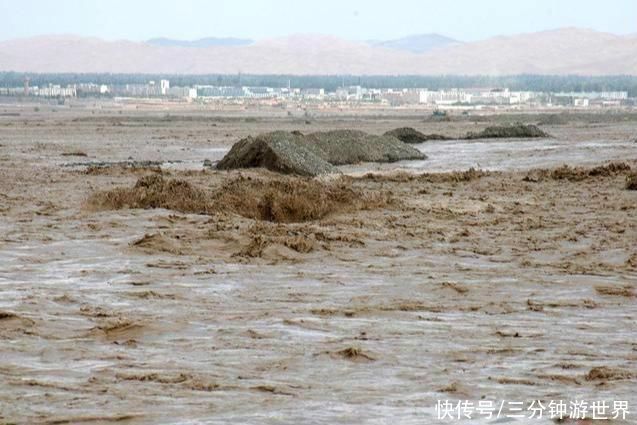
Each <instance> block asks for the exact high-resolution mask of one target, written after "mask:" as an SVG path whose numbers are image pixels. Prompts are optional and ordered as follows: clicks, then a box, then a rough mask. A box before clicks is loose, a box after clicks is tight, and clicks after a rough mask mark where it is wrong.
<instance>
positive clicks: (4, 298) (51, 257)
mask: <svg viewBox="0 0 637 425" xmlns="http://www.w3.org/2000/svg"><path fill="white" fill-rule="evenodd" d="M46 118H47V119H46V120H44V121H38V118H33V119H32V120H29V121H28V123H27V124H26V125H25V124H20V123H16V122H14V123H12V125H11V126H6V125H5V126H0V144H1V145H2V146H0V161H1V162H0V172H1V175H0V181H1V182H0V201H1V204H0V214H1V216H2V220H0V312H5V313H10V314H5V315H4V316H2V315H0V317H2V318H0V380H1V382H2V383H3V385H2V386H1V387H0V423H2V422H8V423H14V422H16V423H108V422H113V421H118V422H120V423H189V424H190V423H210V424H216V423H255V424H257V423H266V424H280V423H344V424H361V423H368V424H377V423H401V424H402V423H406V424H410V423H413V424H416V423H418V424H421V423H439V422H440V421H438V420H437V419H436V412H435V411H434V406H435V403H436V401H437V400H444V399H451V400H465V399H466V400H472V401H474V402H477V401H478V400H480V399H486V400H494V401H501V400H507V401H525V402H528V401H530V400H535V399H541V400H552V399H553V400H558V399H563V400H574V399H584V400H590V401H594V400H598V399H604V400H609V401H612V400H628V401H629V405H630V407H631V410H633V411H634V410H635V409H636V408H637V398H636V395H635V394H637V391H636V390H637V386H636V384H635V382H636V378H635V376H636V375H632V378H629V377H626V376H623V377H621V376H619V375H616V376H614V377H609V378H607V379H593V380H588V379H587V378H586V376H587V374H588V373H589V372H590V371H591V369H593V368H595V367H602V366H603V367H608V368H611V369H612V370H614V371H618V372H622V373H628V374H634V373H635V372H637V341H635V335H636V331H637V326H636V323H635V318H636V317H637V316H636V313H637V303H636V302H635V301H636V299H635V296H634V291H635V286H636V285H637V269H636V267H637V251H636V246H637V245H636V244H635V241H637V225H636V224H635V220H634V216H635V212H636V210H637V195H636V194H635V193H634V192H629V191H626V190H624V189H623V179H624V176H623V175H613V176H609V177H599V178H588V179H585V180H583V181H579V182H569V181H561V180H560V181H555V180H550V179H549V180H546V181H542V182H539V183H529V182H525V181H523V177H524V176H525V175H526V172H525V171H521V170H524V169H528V168H535V167H553V166H556V165H559V164H561V163H564V162H567V163H570V164H592V163H595V164H597V163H602V162H604V161H605V160H608V159H624V160H628V161H629V163H630V164H631V165H632V166H633V167H635V166H636V165H637V162H635V160H637V145H634V144H631V143H632V142H629V141H628V140H630V135H631V134H634V132H633V131H634V129H635V128H634V127H632V126H630V125H628V124H622V125H616V124H613V125H608V126H607V127H604V128H603V131H602V132H601V134H598V132H599V130H595V131H596V132H593V131H592V130H590V129H586V128H582V127H580V126H572V127H569V128H562V127H560V128H555V129H553V131H552V133H554V134H555V133H557V134H556V139H553V140H539V141H515V142H507V141H503V142H494V141H492V142H484V143H483V142H479V143H475V142H473V143H467V142H459V141H450V142H437V143H432V144H427V145H423V146H422V147H421V148H422V149H423V151H425V152H426V153H427V154H428V155H429V156H430V160H428V161H425V162H423V163H421V164H415V163H412V164H399V166H400V167H406V168H410V167H411V168H417V169H422V170H427V171H443V170H449V169H466V168H468V167H470V166H474V167H475V166H478V164H479V165H480V166H481V167H483V168H486V169H503V170H517V171H512V172H507V173H504V174H494V175H491V176H486V177H483V178H479V179H475V180H471V181H468V182H455V181H453V180H452V179H449V180H446V179H442V180H441V181H439V182H427V181H418V180H416V181H392V180H391V179H385V180H383V179H381V180H379V181H372V180H358V181H356V182H355V184H356V185H357V186H358V187H362V188H365V189H369V190H388V191H391V192H392V193H393V194H394V196H396V197H398V198H400V199H402V200H403V201H404V203H403V204H402V205H401V206H396V207H392V208H388V209H385V210H370V211H363V212H358V213H353V214H349V213H348V214H339V215H335V216H331V217H328V218H326V219H323V220H321V221H318V222H315V223H308V224H297V225H282V226H283V227H282V228H283V229H284V231H285V232H292V233H295V234H299V235H301V236H302V237H310V238H314V239H313V240H316V241H317V242H316V243H315V246H314V249H313V250H312V251H311V252H309V253H300V252H297V251H294V250H293V249H290V248H288V247H285V246H282V245H280V244H278V243H274V242H272V243H271V244H269V245H268V246H267V247H266V249H265V250H264V251H263V252H262V253H261V254H260V255H259V256H257V257H256V258H251V257H245V256H237V253H239V252H241V248H242V247H244V246H245V245H246V244H248V243H249V241H250V240H251V238H253V237H254V235H253V234H252V233H251V230H250V229H251V226H252V224H253V223H252V222H251V221H250V220H247V219H244V218H241V217H236V216H231V217H227V216H224V217H208V216H198V215H187V214H181V213H175V212H171V211H166V210H147V211H141V210H120V211H103V212H91V211H88V210H86V209H85V208H84V207H83V203H84V201H85V200H86V198H87V197H88V196H89V195H90V194H91V193H93V192H94V191H95V190H96V189H100V190H101V189H107V188H110V187H116V186H130V185H131V184H133V183H134V182H135V180H136V178H137V175H133V174H131V173H127V172H112V173H110V172H107V173H106V174H98V175H86V174H84V173H83V172H82V171H81V170H82V168H81V167H62V166H61V165H62V164H64V163H67V162H72V161H76V160H77V161H112V160H116V161H119V160H126V159H127V158H128V157H129V156H132V157H133V158H135V159H144V160H161V161H167V160H179V161H183V163H185V164H198V162H199V160H200V159H201V157H202V153H203V152H205V153H206V155H205V157H206V158H208V157H210V159H215V155H216V154H218V153H221V152H222V151H221V150H220V149H226V148H227V147H228V143H229V141H230V139H233V138H230V137H228V138H226V137H225V134H230V133H232V134H233V135H236V136H237V137H239V136H241V135H243V134H244V133H249V132H252V131H254V132H257V131H261V130H263V129H264V127H267V126H270V125H272V126H274V125H280V124H281V123H278V122H277V123H268V122H267V121H266V122H259V123H255V124H250V125H251V126H252V127H254V128H251V127H250V126H247V128H246V124H237V123H235V122H229V123H218V125H217V126H216V127H209V126H208V124H207V123H206V124H205V125H199V124H192V123H182V122H177V123H169V124H161V126H159V125H157V124H156V123H153V122H152V121H151V122H149V123H148V127H145V128H143V129H140V128H139V127H137V126H135V127H123V128H122V127H112V128H110V127H108V126H106V127H104V128H103V129H102V130H99V131H98V130H97V129H98V128H102V127H101V126H102V124H100V123H99V122H98V124H95V123H93V122H89V123H88V124H87V123H84V122H73V121H71V120H69V119H67V117H64V118H55V117H51V116H50V115H48V116H47V117H46ZM2 119H3V120H5V124H6V121H7V118H2ZM38 122H39V123H40V125H37V123H38ZM348 124H349V123H348ZM391 124H392V125H394V124H395V123H394V122H392V123H391ZM284 125H290V127H292V126H293V124H289V123H288V124H284ZM323 125H324V126H325V127H330V128H331V127H339V126H341V125H343V124H341V123H340V122H337V121H333V122H331V121H327V122H324V123H323ZM359 125H360V128H361V129H367V128H368V127H369V129H368V131H379V130H380V128H379V127H378V126H379V125H380V124H379V123H378V122H376V121H373V122H367V121H361V122H360V124H359ZM436 125H438V124H436ZM447 125H449V126H451V129H450V131H452V132H456V131H457V132H458V133H459V132H460V131H461V130H463V128H459V129H456V128H455V127H453V126H454V125H456V124H453V123H451V124H447ZM188 134H193V136H188ZM565 134H572V135H574V136H572V137H569V138H566V137H564V135H565ZM173 135H175V136H176V137H175V139H174V140H173V139H165V138H164V139H160V138H157V139H153V137H168V136H171V137H172V136H173ZM208 138H209V139H210V140H211V141H210V142H208V141H207V140H208ZM226 139H228V140H226ZM77 148H81V149H82V150H83V151H85V152H86V153H87V154H88V155H89V156H88V157H86V158H84V157H80V158H71V159H69V158H68V157H61V156H60V153H62V152H66V151H69V150H71V149H77ZM185 168H195V167H194V165H193V167H190V166H186V167H185ZM368 168H374V169H376V168H378V169H382V170H384V171H387V167H386V166H381V167H376V166H370V167H368ZM346 171H351V172H353V173H360V171H361V168H360V167H353V168H351V169H346ZM174 173H177V174H176V175H177V176H182V177H183V178H188V179H190V180H191V181H192V182H193V184H197V185H200V186H202V187H206V186H215V185H220V184H223V179H224V178H226V175H225V174H223V173H208V174H196V175H188V174H183V175H182V174H179V173H180V172H179V171H174ZM255 173H256V172H255ZM255 175H258V173H256V174H255ZM211 229H217V230H211ZM280 230H281V226H276V225H269V226H268V227H266V228H265V230H263V232H264V233H263V235H265V237H270V236H271V235H273V234H274V232H275V231H280ZM157 233H160V234H161V237H162V238H163V239H161V241H162V243H158V244H154V245H150V246H148V247H146V248H143V249H142V248H139V247H135V246H131V243H132V242H134V241H136V240H139V239H140V238H141V237H142V236H144V235H145V234H157ZM318 234H324V236H325V237H324V238H322V239H320V240H318V239H316V238H317V237H318V236H316V235H318ZM606 287H610V288H611V289H618V288H619V289H621V288H624V287H626V288H628V289H627V292H626V293H625V294H624V295H621V294H620V293H619V292H617V291H615V292H613V293H614V294H615V295H608V293H607V292H604V290H603V288H606ZM600 288H601V289H600ZM631 291H632V292H631ZM631 294H633V295H631ZM348 349H350V350H349V351H347V350H348ZM630 419H632V420H634V416H632V417H631V418H630ZM466 422H467V423H495V421H482V422H481V421H478V420H475V419H474V420H471V421H466ZM442 423H445V422H442ZM446 423H449V422H446ZM516 423H524V421H518V422H516ZM531 423H550V422H549V421H544V422H542V421H532V422H531ZM617 423H620V422H617ZM628 423H631V422H630V421H629V422H628Z"/></svg>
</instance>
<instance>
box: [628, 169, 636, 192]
mask: <svg viewBox="0 0 637 425" xmlns="http://www.w3.org/2000/svg"><path fill="white" fill-rule="evenodd" d="M626 189H627V190H637V173H633V174H629V175H628V176H626Z"/></svg>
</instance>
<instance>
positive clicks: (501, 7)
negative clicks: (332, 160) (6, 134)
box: [0, 0, 637, 41]
mask: <svg viewBox="0 0 637 425" xmlns="http://www.w3.org/2000/svg"><path fill="white" fill-rule="evenodd" d="M0 17H1V19H0V22H1V23H0V40H7V39H13V38H21V37H31V36H37V35H48V34H75V35H80V36H93V37H99V38H103V39H107V40H120V39H128V40H134V41H142V40H147V39H149V38H153V37H169V38H177V39H183V40H192V39H197V38H203V37H240V38H251V39H263V38H271V37H280V36H286V35H290V34H299V33H312V34H329V35H334V36H338V37H341V38H346V39H350V40H370V39H377V40H388V39H394V38H400V37H403V36H407V35H412V34H424V33H439V34H443V35H447V36H450V37H453V38H455V39H458V40H462V41H475V40H481V39H485V38H489V37H492V36H497V35H512V34H519V33H526V32H535V31H541V30H548V29H555V28H561V27H582V28H591V29H595V30H598V31H605V32H612V33H615V34H632V33H637V0H603V1H602V0H435V1H433V0H389V1H388V0H320V1H317V0H262V1H258V0H0Z"/></svg>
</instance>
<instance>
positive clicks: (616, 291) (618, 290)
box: [595, 285, 637, 298]
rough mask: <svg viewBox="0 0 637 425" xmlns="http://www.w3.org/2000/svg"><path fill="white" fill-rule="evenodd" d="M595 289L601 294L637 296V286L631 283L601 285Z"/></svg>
mask: <svg viewBox="0 0 637 425" xmlns="http://www.w3.org/2000/svg"><path fill="white" fill-rule="evenodd" d="M595 291H597V293H598V294H600V295H608V296H615V297H627V298H634V297H637V293H635V288H633V287H632V286H629V285H625V286H607V285H599V286H596V287H595Z"/></svg>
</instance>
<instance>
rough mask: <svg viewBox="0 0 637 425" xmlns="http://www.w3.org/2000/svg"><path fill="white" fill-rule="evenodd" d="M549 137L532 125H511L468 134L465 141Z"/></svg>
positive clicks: (492, 127)
mask: <svg viewBox="0 0 637 425" xmlns="http://www.w3.org/2000/svg"><path fill="white" fill-rule="evenodd" d="M542 137H551V136H550V135H549V134H548V133H546V132H545V131H543V130H542V129H541V128H539V127H538V126H537V125H534V124H513V125H502V126H491V127H487V128H485V129H484V130H482V131H480V132H469V133H467V135H466V137H465V139H467V140H474V139H514V138H516V139H517V138H520V139H527V138H529V139H530V138H542Z"/></svg>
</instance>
